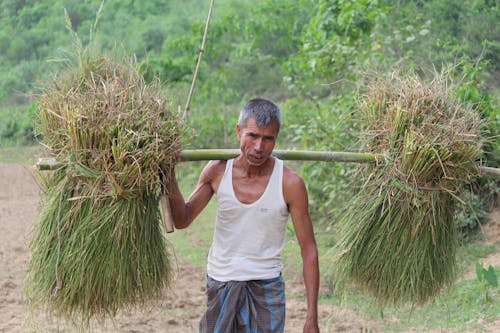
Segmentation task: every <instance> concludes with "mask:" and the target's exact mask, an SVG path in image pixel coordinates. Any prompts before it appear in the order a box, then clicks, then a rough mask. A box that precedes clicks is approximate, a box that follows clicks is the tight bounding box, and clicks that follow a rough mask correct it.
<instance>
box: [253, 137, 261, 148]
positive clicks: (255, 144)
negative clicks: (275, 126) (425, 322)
mask: <svg viewBox="0 0 500 333" xmlns="http://www.w3.org/2000/svg"><path fill="white" fill-rule="evenodd" d="M254 148H255V150H257V151H261V150H262V138H257V139H255V142H254Z"/></svg>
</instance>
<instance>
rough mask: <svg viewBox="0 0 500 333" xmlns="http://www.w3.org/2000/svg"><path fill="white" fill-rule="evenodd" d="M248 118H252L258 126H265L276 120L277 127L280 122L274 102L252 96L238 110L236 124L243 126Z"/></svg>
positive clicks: (277, 107) (280, 116) (279, 114)
mask: <svg viewBox="0 0 500 333" xmlns="http://www.w3.org/2000/svg"><path fill="white" fill-rule="evenodd" d="M248 118H252V119H254V120H255V123H256V124H257V126H259V127H267V126H268V125H269V124H270V123H271V122H273V121H274V120H276V121H277V122H278V128H279V127H281V123H282V115H281V110H280V108H279V106H278V105H277V104H276V103H275V102H273V101H271V100H269V99H265V98H254V99H251V100H250V101H248V103H247V104H245V106H244V107H243V109H241V111H240V117H239V119H238V124H239V125H240V126H241V127H245V126H246V123H247V120H248Z"/></svg>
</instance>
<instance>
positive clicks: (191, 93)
mask: <svg viewBox="0 0 500 333" xmlns="http://www.w3.org/2000/svg"><path fill="white" fill-rule="evenodd" d="M213 7H214V0H211V1H210V7H209V8H208V15H207V21H206V22H205V30H204V31H203V38H202V41H201V47H200V52H199V54H198V61H197V62H196V68H195V70H194V74H193V81H192V82H191V88H190V89H189V93H188V97H187V100H186V106H185V107H184V115H183V117H184V119H185V118H186V115H187V113H188V111H189V104H190V103H191V98H193V92H194V86H195V84H196V78H197V77H198V72H199V70H200V65H201V58H202V57H203V52H205V44H206V42H207V34H208V25H209V24H210V17H211V16H212V9H213Z"/></svg>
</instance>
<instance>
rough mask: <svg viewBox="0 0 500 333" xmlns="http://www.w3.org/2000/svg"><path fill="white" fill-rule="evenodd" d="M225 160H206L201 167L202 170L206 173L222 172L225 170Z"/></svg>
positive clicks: (218, 173) (215, 173) (219, 173)
mask: <svg viewBox="0 0 500 333" xmlns="http://www.w3.org/2000/svg"><path fill="white" fill-rule="evenodd" d="M226 164H227V161H225V160H213V161H210V162H208V163H207V164H206V165H205V168H204V169H203V172H204V173H206V174H207V175H211V176H217V175H222V174H224V171H225V170H226Z"/></svg>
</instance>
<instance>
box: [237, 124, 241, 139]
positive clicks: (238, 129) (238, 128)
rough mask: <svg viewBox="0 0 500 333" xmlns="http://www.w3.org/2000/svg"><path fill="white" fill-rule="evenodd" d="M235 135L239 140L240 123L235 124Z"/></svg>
mask: <svg viewBox="0 0 500 333" xmlns="http://www.w3.org/2000/svg"><path fill="white" fill-rule="evenodd" d="M236 136H237V137H238V140H239V139H240V136H241V127H240V124H236Z"/></svg>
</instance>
